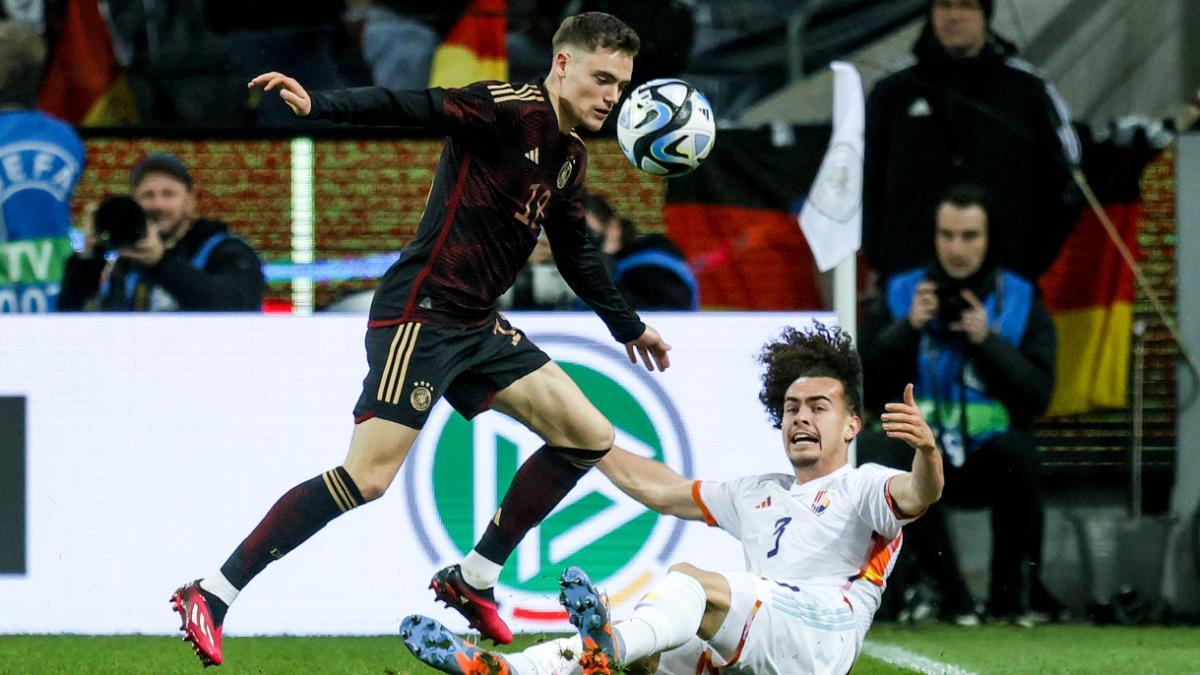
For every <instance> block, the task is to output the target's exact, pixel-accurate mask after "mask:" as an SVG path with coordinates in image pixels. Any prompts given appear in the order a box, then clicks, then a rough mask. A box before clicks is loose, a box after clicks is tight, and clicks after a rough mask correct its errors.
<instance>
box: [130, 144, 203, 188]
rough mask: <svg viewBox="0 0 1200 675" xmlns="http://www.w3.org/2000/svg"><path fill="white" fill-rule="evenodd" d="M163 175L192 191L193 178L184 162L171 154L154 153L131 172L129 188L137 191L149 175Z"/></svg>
mask: <svg viewBox="0 0 1200 675" xmlns="http://www.w3.org/2000/svg"><path fill="white" fill-rule="evenodd" d="M151 173H163V174H166V175H168V176H170V177H172V178H174V179H175V180H177V181H179V182H180V183H183V184H184V185H185V186H187V189H189V190H191V189H192V176H191V174H189V173H188V170H187V167H186V166H184V164H183V160H181V159H179V158H178V157H176V156H175V155H173V154H171V153H169V152H154V153H151V154H149V155H147V156H146V158H145V159H143V160H142V161H140V162H138V163H137V164H136V165H135V166H134V167H133V170H132V171H130V172H129V187H131V188H134V189H136V188H137V186H138V185H141V183H142V181H143V180H144V179H145V178H146V175H147V174H151Z"/></svg>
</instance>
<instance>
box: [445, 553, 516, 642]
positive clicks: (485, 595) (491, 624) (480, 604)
mask: <svg viewBox="0 0 1200 675" xmlns="http://www.w3.org/2000/svg"><path fill="white" fill-rule="evenodd" d="M429 587H430V588H432V589H433V592H434V594H435V595H437V599H438V600H441V601H442V602H444V603H446V606H447V607H451V608H453V609H455V610H457V611H458V613H459V614H462V615H463V616H465V617H466V618H467V622H468V623H469V624H470V625H471V628H474V629H475V630H477V631H479V634H480V635H482V636H483V637H485V638H487V639H489V640H491V641H492V642H496V643H499V644H502V645H506V644H509V643H510V642H512V631H511V630H509V628H508V624H506V623H504V619H501V618H500V613H499V612H498V611H496V610H497V607H496V596H495V595H494V594H493V593H492V589H490V588H488V589H486V590H480V589H478V588H473V587H472V586H471V585H470V584H468V583H467V582H466V581H464V580H463V577H462V569H461V568H460V567H459V566H458V565H451V566H449V567H447V568H445V569H443V570H441V571H440V572H438V573H437V574H435V575H433V580H432V581H430V582H429Z"/></svg>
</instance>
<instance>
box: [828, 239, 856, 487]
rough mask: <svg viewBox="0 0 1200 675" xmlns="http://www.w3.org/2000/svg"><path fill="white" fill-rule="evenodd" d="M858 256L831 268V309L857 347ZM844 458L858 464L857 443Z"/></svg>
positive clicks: (853, 442) (851, 444)
mask: <svg viewBox="0 0 1200 675" xmlns="http://www.w3.org/2000/svg"><path fill="white" fill-rule="evenodd" d="M857 260H858V256H856V255H853V254H852V255H848V256H846V257H845V259H843V260H842V262H840V263H838V264H837V267H834V268H833V311H834V312H836V313H837V323H838V325H839V326H841V327H842V330H844V331H846V332H847V333H848V334H849V335H850V339H852V340H854V345H855V348H857V347H858V274H857V267H858V262H857ZM846 460H847V461H848V462H849V463H850V466H858V443H857V441H851V442H850V447H849V448H848V449H847V455H846Z"/></svg>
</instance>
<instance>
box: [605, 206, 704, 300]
mask: <svg viewBox="0 0 1200 675" xmlns="http://www.w3.org/2000/svg"><path fill="white" fill-rule="evenodd" d="M583 208H584V215H585V216H586V217H587V225H588V229H589V230H590V231H591V232H592V236H593V238H594V240H595V241H596V247H597V248H599V249H600V251H601V252H602V253H605V254H607V255H609V256H611V257H612V278H613V281H614V282H616V284H617V289H618V290H620V291H621V295H624V296H625V300H626V301H627V302H629V304H630V305H633V307H634V309H641V310H656V309H659V310H665V309H699V308H700V288H699V286H698V285H697V282H696V276H695V275H694V274H693V273H692V270H691V268H690V267H688V264H687V262H686V261H685V260H684V259H683V253H682V252H680V250H679V248H678V247H677V246H675V244H674V243H673V242H672V241H671V240H670V239H668V238H667V237H666V236H665V235H662V234H647V235H641V236H639V235H638V233H637V225H635V224H634V222H633V221H631V220H629V219H628V218H624V217H622V216H620V215H619V214H618V213H617V212H616V211H615V210H614V209H613V207H612V206H611V205H610V204H609V203H608V200H606V199H605V198H604V197H601V196H600V195H597V194H589V195H587V197H586V198H585V199H584V206H583Z"/></svg>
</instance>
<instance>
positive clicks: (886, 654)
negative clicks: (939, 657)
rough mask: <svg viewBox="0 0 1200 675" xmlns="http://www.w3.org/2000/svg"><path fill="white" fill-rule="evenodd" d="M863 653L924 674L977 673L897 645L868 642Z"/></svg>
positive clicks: (953, 674) (963, 674) (971, 674)
mask: <svg viewBox="0 0 1200 675" xmlns="http://www.w3.org/2000/svg"><path fill="white" fill-rule="evenodd" d="M863 653H864V654H866V655H867V656H870V657H872V658H876V659H879V660H880V661H884V662H886V663H890V664H892V665H893V666H900V667H901V668H908V669H909V670H915V671H917V672H918V673H923V674H924V675H975V673H972V672H971V671H969V670H964V669H963V668H959V667H958V666H956V665H953V664H950V663H942V662H941V661H934V660H933V659H931V658H929V657H927V656H921V655H920V654H917V653H915V652H910V651H908V650H907V649H905V648H903V647H897V646H896V645H888V644H881V643H878V642H866V643H863Z"/></svg>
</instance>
